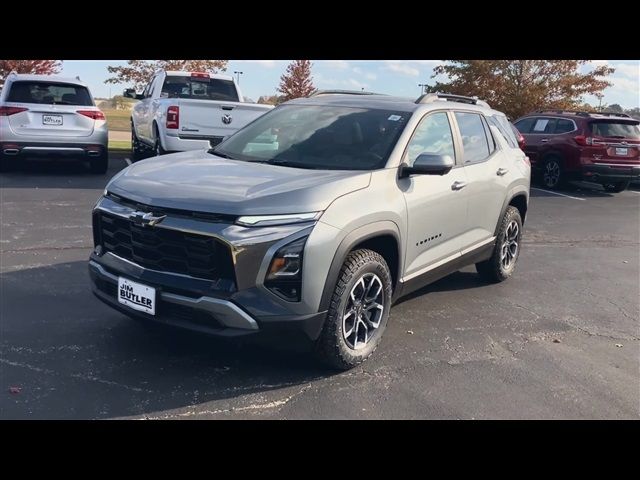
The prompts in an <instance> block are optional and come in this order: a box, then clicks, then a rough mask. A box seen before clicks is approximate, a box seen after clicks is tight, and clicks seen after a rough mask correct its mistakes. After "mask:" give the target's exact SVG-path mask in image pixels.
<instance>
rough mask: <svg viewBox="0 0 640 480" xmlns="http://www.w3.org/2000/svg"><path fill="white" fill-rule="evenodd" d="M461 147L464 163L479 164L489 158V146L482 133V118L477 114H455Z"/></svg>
mask: <svg viewBox="0 0 640 480" xmlns="http://www.w3.org/2000/svg"><path fill="white" fill-rule="evenodd" d="M455 115H456V120H457V122H458V128H459V129H460V135H462V146H463V148H464V163H471V162H480V161H482V160H484V159H485V158H487V157H488V156H489V144H488V143H487V136H486V135H485V132H484V125H483V124H482V118H480V115H478V114H477V113H462V112H455Z"/></svg>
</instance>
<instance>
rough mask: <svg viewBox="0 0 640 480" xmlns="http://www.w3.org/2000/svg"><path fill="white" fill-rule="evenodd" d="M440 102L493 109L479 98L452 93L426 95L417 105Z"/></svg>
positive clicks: (419, 99) (421, 97)
mask: <svg viewBox="0 0 640 480" xmlns="http://www.w3.org/2000/svg"><path fill="white" fill-rule="evenodd" d="M439 100H447V101H449V102H460V103H468V104H469V105H480V106H481V107H485V108H491V107H490V106H489V104H488V103H487V102H485V101H484V100H480V99H478V97H467V96H464V95H453V94H451V93H425V94H424V95H421V96H420V97H418V99H417V100H416V103H432V102H437V101H439Z"/></svg>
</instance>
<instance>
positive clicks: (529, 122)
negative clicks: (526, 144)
mask: <svg viewBox="0 0 640 480" xmlns="http://www.w3.org/2000/svg"><path fill="white" fill-rule="evenodd" d="M536 120H537V119H536V118H535V117H529V118H523V119H522V120H518V121H517V122H516V123H515V126H516V128H517V129H518V131H519V132H520V133H529V131H530V130H531V127H533V122H535V121H536Z"/></svg>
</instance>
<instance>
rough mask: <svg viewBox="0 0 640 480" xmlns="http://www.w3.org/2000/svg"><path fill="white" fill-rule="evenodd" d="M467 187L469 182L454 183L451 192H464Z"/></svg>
mask: <svg viewBox="0 0 640 480" xmlns="http://www.w3.org/2000/svg"><path fill="white" fill-rule="evenodd" d="M466 186H467V182H453V185H451V190H462V189H463V188H464V187H466Z"/></svg>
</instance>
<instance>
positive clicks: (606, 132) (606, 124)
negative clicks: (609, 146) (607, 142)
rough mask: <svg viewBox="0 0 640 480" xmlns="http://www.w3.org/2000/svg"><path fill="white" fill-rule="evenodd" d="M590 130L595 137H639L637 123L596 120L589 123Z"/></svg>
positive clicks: (639, 132) (635, 138) (636, 138)
mask: <svg viewBox="0 0 640 480" xmlns="http://www.w3.org/2000/svg"><path fill="white" fill-rule="evenodd" d="M591 131H592V132H593V134H594V135H595V136H597V137H616V138H633V139H634V140H638V139H640V129H639V128H638V123H634V122H619V121H618V122H615V121H606V120H605V121H598V122H593V123H592V124H591Z"/></svg>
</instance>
